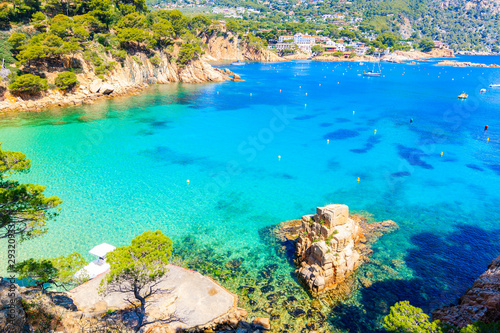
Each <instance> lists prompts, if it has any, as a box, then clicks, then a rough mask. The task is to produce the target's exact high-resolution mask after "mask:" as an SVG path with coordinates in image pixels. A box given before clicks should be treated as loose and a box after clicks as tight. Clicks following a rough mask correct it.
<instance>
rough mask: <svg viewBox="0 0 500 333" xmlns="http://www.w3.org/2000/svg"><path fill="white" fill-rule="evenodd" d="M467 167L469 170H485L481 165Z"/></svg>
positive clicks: (467, 165) (468, 165)
mask: <svg viewBox="0 0 500 333" xmlns="http://www.w3.org/2000/svg"><path fill="white" fill-rule="evenodd" d="M465 166H466V167H468V168H469V169H472V170H477V171H484V169H483V168H481V167H480V166H479V165H475V164H466V165H465Z"/></svg>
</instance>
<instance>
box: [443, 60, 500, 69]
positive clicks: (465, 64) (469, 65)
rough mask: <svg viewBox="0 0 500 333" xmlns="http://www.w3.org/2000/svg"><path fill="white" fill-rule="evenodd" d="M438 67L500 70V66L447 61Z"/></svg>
mask: <svg viewBox="0 0 500 333" xmlns="http://www.w3.org/2000/svg"><path fill="white" fill-rule="evenodd" d="M437 66H451V67H490V68H500V66H499V65H496V64H492V65H486V64H478V63H474V62H459V61H451V60H445V61H441V62H438V63H437Z"/></svg>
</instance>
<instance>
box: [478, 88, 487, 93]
mask: <svg viewBox="0 0 500 333" xmlns="http://www.w3.org/2000/svg"><path fill="white" fill-rule="evenodd" d="M486 91H487V90H486V89H484V88H483V89H481V90H479V92H480V93H485V92H486Z"/></svg>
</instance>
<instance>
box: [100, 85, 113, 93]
mask: <svg viewBox="0 0 500 333" xmlns="http://www.w3.org/2000/svg"><path fill="white" fill-rule="evenodd" d="M114 90H115V88H114V87H113V86H112V85H110V84H109V83H104V84H103V85H102V86H101V88H100V89H99V92H100V93H102V94H104V95H109V94H111V93H112V92H113V91H114Z"/></svg>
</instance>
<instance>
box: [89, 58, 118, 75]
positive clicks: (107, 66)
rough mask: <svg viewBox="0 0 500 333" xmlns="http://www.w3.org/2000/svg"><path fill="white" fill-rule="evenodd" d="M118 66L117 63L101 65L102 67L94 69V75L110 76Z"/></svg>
mask: <svg viewBox="0 0 500 333" xmlns="http://www.w3.org/2000/svg"><path fill="white" fill-rule="evenodd" d="M115 65H116V62H114V61H113V62H110V63H109V64H103V65H100V66H97V67H96V68H95V69H94V73H95V74H96V75H106V74H108V73H109V72H110V71H111V70H112V69H113V68H114V67H115Z"/></svg>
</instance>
